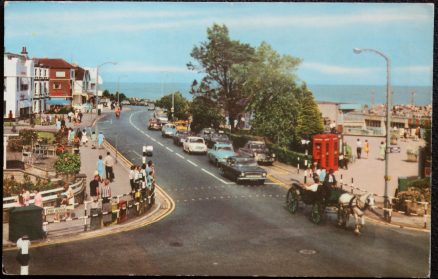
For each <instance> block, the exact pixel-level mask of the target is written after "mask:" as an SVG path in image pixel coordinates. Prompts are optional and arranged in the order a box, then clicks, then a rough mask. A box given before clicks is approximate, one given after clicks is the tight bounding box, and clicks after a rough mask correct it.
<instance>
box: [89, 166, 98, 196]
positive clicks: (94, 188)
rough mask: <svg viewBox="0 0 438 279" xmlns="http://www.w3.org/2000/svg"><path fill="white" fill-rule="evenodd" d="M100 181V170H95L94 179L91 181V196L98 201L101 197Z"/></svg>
mask: <svg viewBox="0 0 438 279" xmlns="http://www.w3.org/2000/svg"><path fill="white" fill-rule="evenodd" d="M99 181H100V177H99V174H98V172H97V171H96V172H94V177H93V180H91V181H90V197H91V199H92V200H93V202H95V201H97V199H98V198H99Z"/></svg>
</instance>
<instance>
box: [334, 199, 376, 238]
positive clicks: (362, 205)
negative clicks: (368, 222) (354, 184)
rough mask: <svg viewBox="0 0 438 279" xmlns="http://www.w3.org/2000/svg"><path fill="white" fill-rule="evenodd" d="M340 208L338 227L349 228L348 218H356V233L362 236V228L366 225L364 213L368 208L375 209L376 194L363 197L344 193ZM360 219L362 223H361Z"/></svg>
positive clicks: (340, 200)
mask: <svg viewBox="0 0 438 279" xmlns="http://www.w3.org/2000/svg"><path fill="white" fill-rule="evenodd" d="M338 201H339V207H338V210H339V211H338V225H339V226H344V227H346V226H347V222H348V217H349V216H350V214H351V215H353V216H354V219H355V221H356V224H355V229H354V233H355V234H356V235H359V234H360V228H361V227H362V226H364V225H365V219H364V211H365V210H366V209H367V208H368V207H374V205H375V203H374V194H372V193H366V194H363V195H354V194H350V193H344V194H342V195H341V196H340V197H339V200H338ZM359 219H360V223H359Z"/></svg>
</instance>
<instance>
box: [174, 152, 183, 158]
mask: <svg viewBox="0 0 438 279" xmlns="http://www.w3.org/2000/svg"><path fill="white" fill-rule="evenodd" d="M175 154H176V156H178V157H180V158H182V159H185V158H184V156H183V155H181V154H178V153H176V152H175Z"/></svg>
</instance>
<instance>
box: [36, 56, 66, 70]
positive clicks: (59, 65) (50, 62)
mask: <svg viewBox="0 0 438 279" xmlns="http://www.w3.org/2000/svg"><path fill="white" fill-rule="evenodd" d="M32 59H33V60H34V61H35V63H37V64H42V65H44V66H48V67H49V68H56V69H73V68H74V66H73V65H71V64H70V63H68V62H67V61H65V60H64V59H61V58H32Z"/></svg>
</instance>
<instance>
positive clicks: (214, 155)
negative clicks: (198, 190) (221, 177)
mask: <svg viewBox="0 0 438 279" xmlns="http://www.w3.org/2000/svg"><path fill="white" fill-rule="evenodd" d="M236 155H237V154H236V153H235V152H234V149H233V145H232V144H230V143H215V144H214V145H213V148H212V149H210V150H208V152H207V157H208V160H209V161H210V162H211V163H213V164H215V165H216V166H218V165H219V163H224V162H225V161H226V160H227V158H229V157H231V156H236Z"/></svg>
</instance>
